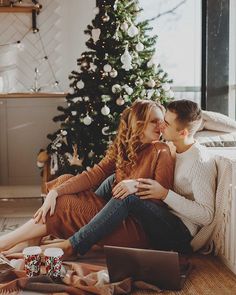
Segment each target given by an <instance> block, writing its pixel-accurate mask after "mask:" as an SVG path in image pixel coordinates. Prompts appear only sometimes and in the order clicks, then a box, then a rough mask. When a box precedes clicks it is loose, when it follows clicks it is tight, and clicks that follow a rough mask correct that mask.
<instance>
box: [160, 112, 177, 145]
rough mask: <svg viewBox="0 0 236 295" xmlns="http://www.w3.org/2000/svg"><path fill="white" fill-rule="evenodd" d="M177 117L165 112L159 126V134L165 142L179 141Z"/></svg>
mask: <svg viewBox="0 0 236 295" xmlns="http://www.w3.org/2000/svg"><path fill="white" fill-rule="evenodd" d="M176 117H177V115H176V114H175V113H173V112H170V111H169V110H167V112H166V114H165V118H164V122H163V123H162V125H161V132H162V134H163V137H164V139H165V140H167V141H177V140H179V139H180V137H181V135H180V131H179V130H178V122H177V121H176Z"/></svg>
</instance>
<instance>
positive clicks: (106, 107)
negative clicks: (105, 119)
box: [101, 105, 111, 116]
mask: <svg viewBox="0 0 236 295" xmlns="http://www.w3.org/2000/svg"><path fill="white" fill-rule="evenodd" d="M110 111H111V110H110V109H109V107H108V106H107V105H104V107H102V109H101V113H102V114H103V115H104V116H107V115H109V114H110Z"/></svg>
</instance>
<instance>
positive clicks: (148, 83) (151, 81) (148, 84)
mask: <svg viewBox="0 0 236 295" xmlns="http://www.w3.org/2000/svg"><path fill="white" fill-rule="evenodd" d="M155 85H156V82H155V81H154V80H153V79H150V80H149V81H148V82H147V86H148V87H150V88H153V87H155Z"/></svg>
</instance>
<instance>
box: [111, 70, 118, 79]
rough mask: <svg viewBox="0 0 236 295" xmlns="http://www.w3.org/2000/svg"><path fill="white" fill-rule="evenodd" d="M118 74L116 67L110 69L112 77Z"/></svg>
mask: <svg viewBox="0 0 236 295" xmlns="http://www.w3.org/2000/svg"><path fill="white" fill-rule="evenodd" d="M117 75H118V72H117V71H116V70H115V69H112V70H111V71H110V76H111V77H112V78H116V77H117Z"/></svg>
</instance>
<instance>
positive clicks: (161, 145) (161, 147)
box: [152, 141, 170, 151]
mask: <svg viewBox="0 0 236 295" xmlns="http://www.w3.org/2000/svg"><path fill="white" fill-rule="evenodd" d="M152 148H153V149H155V150H156V151H170V148H169V146H168V144H166V143H165V142H162V141H155V142H153V143H152Z"/></svg>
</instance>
